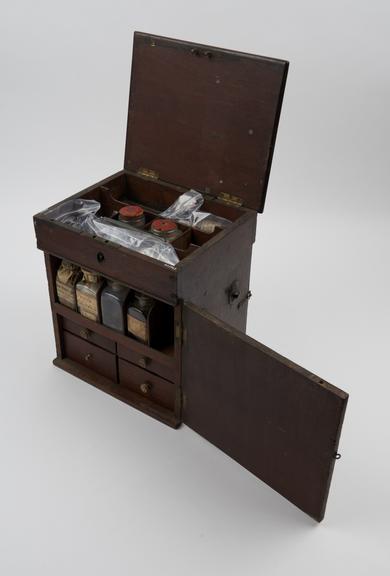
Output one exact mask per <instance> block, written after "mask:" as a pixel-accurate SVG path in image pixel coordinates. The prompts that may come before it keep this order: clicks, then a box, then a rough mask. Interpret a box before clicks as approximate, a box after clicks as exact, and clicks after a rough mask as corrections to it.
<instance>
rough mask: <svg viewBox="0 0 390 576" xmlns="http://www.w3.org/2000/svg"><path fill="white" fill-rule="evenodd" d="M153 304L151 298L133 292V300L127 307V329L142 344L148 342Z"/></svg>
mask: <svg viewBox="0 0 390 576" xmlns="http://www.w3.org/2000/svg"><path fill="white" fill-rule="evenodd" d="M154 305H155V301H154V300H153V298H150V297H149V296H145V294H141V293H139V292H134V297H133V300H132V302H131V303H130V305H129V307H128V309H127V331H128V333H129V334H130V335H131V336H133V337H134V338H136V339H137V340H139V341H140V342H143V343H144V344H150V322H149V318H150V313H151V311H152V309H153V307H154Z"/></svg>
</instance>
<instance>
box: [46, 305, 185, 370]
mask: <svg viewBox="0 0 390 576" xmlns="http://www.w3.org/2000/svg"><path fill="white" fill-rule="evenodd" d="M53 310H54V311H55V312H56V313H57V314H58V315H59V316H62V317H65V318H69V319H70V320H71V321H72V322H74V323H76V324H79V325H80V326H81V327H83V328H86V329H87V330H90V331H92V332H94V333H96V334H100V335H102V336H103V337H104V338H107V339H109V340H112V341H113V342H115V343H116V344H117V345H118V346H119V345H121V346H122V347H123V348H127V349H129V350H132V351H133V352H134V354H137V355H139V356H148V357H149V358H150V359H153V360H155V361H156V362H157V363H159V364H163V365H164V366H167V367H168V368H169V369H171V371H172V374H174V370H175V364H176V359H175V356H174V350H173V349H172V348H169V349H167V350H164V351H160V350H155V349H154V348H150V346H146V345H145V344H142V342H138V341H137V340H134V339H133V338H130V337H129V336H126V335H125V334H121V333H120V332H116V331H114V330H112V329H111V328H108V327H107V326H104V325H103V324H98V323H96V322H93V320H89V318H85V317H84V316H81V315H80V314H79V313H78V312H75V311H74V310H71V309H70V308H66V306H63V305H62V304H58V303H54V304H53ZM170 379H174V378H170Z"/></svg>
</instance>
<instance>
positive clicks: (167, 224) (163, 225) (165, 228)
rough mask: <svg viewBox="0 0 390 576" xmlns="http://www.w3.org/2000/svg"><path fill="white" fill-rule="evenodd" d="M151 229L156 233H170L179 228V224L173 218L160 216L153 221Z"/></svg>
mask: <svg viewBox="0 0 390 576" xmlns="http://www.w3.org/2000/svg"><path fill="white" fill-rule="evenodd" d="M151 229H152V232H155V233H156V234H162V235H164V234H170V233H172V232H175V231H176V230H177V224H176V223H175V222H173V221H172V220H166V219H165V218H158V219H157V220H154V221H153V222H152V225H151Z"/></svg>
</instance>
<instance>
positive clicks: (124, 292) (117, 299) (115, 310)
mask: <svg viewBox="0 0 390 576" xmlns="http://www.w3.org/2000/svg"><path fill="white" fill-rule="evenodd" d="M129 293H130V290H129V288H127V287H126V286H123V284H120V283H119V282H116V281H115V280H107V285H106V286H105V288H103V291H102V295H101V310H102V323H103V324H104V325H105V326H108V327H109V328H112V329H113V330H117V331H118V332H122V333H123V334H124V333H125V331H126V320H125V318H126V310H125V304H126V300H127V297H128V295H129Z"/></svg>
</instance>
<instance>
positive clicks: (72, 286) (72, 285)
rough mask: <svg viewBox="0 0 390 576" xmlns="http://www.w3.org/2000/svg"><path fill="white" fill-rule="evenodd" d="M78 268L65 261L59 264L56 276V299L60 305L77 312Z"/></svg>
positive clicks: (79, 273)
mask: <svg viewBox="0 0 390 576" xmlns="http://www.w3.org/2000/svg"><path fill="white" fill-rule="evenodd" d="M80 275H81V272H80V268H79V266H76V264H72V263H71V262H68V261H67V260H63V261H62V262H61V265H60V267H59V268H58V270H57V275H56V288H57V298H58V301H59V302H60V304H63V305H64V306H67V307H68V308H71V309H72V310H77V302H76V284H77V282H78V280H79V279H80Z"/></svg>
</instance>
